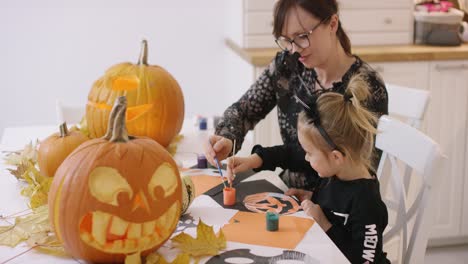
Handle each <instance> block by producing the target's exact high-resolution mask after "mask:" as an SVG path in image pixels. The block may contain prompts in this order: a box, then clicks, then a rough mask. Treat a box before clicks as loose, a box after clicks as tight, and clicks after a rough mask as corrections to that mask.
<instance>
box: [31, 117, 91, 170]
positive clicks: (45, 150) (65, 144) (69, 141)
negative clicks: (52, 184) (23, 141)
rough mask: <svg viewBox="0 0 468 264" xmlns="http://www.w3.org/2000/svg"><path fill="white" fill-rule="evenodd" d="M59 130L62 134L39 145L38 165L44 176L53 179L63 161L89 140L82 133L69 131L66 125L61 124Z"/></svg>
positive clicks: (55, 135)
mask: <svg viewBox="0 0 468 264" xmlns="http://www.w3.org/2000/svg"><path fill="white" fill-rule="evenodd" d="M59 130H60V132H58V133H54V134H52V135H51V136H49V137H47V138H46V139H44V140H43V141H41V143H40V144H39V149H38V151H37V163H38V165H39V171H40V172H41V174H42V175H44V176H49V177H53V176H54V175H55V171H56V170H57V168H58V167H59V166H60V164H62V162H63V160H65V158H66V157H67V156H68V155H69V154H70V153H71V152H72V151H73V150H75V149H76V148H77V147H78V146H79V145H81V144H82V143H83V142H85V141H86V140H88V139H89V138H88V137H86V136H85V135H84V134H83V133H81V132H80V131H68V128H67V124H66V123H63V124H61V125H60V126H59Z"/></svg>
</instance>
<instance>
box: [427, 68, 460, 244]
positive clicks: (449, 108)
mask: <svg viewBox="0 0 468 264" xmlns="http://www.w3.org/2000/svg"><path fill="white" fill-rule="evenodd" d="M429 74H430V83H431V85H430V91H431V101H430V104H429V108H428V110H427V115H426V126H427V127H426V129H427V133H428V135H429V136H430V137H431V138H433V139H434V140H435V141H436V142H438V143H439V144H440V146H441V147H442V150H443V152H444V154H445V155H447V157H448V159H447V161H446V163H445V164H444V165H443V169H442V170H441V171H442V175H440V177H441V179H439V181H438V182H439V183H440V184H437V185H436V186H434V193H435V195H436V198H435V199H434V203H435V204H433V205H432V206H434V208H435V210H436V214H435V219H434V222H435V223H434V226H433V228H432V230H431V231H432V233H431V238H438V239H443V238H451V237H452V238H453V237H459V236H461V235H462V231H463V230H462V229H464V230H465V234H466V223H467V221H468V218H467V217H466V216H467V215H466V208H467V207H468V203H464V199H465V200H466V197H465V198H464V197H463V196H464V195H468V192H465V193H464V192H463V188H464V186H463V184H464V183H465V182H466V180H465V178H466V172H467V170H466V168H465V166H466V165H465V164H466V163H467V161H468V153H467V115H468V61H439V62H432V63H431V66H430V72H429ZM464 210H465V215H463V211H464ZM462 223H464V224H463V225H464V227H463V228H462Z"/></svg>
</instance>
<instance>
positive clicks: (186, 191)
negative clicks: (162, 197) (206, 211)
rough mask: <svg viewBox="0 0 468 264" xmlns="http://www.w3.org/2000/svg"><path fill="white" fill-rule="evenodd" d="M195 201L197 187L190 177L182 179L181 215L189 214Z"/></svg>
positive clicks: (186, 176)
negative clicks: (190, 207)
mask: <svg viewBox="0 0 468 264" xmlns="http://www.w3.org/2000/svg"><path fill="white" fill-rule="evenodd" d="M193 199H195V185H194V184H193V181H192V178H190V176H189V175H185V176H183V177H182V212H181V215H183V214H185V213H186V212H187V209H188V208H189V206H190V204H192V202H193Z"/></svg>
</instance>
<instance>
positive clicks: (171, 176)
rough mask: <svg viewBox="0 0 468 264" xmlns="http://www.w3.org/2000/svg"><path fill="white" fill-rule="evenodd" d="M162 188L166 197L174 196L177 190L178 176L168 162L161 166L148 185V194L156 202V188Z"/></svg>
mask: <svg viewBox="0 0 468 264" xmlns="http://www.w3.org/2000/svg"><path fill="white" fill-rule="evenodd" d="M156 187H161V188H162V189H163V190H164V197H168V196H170V195H171V194H173V193H174V192H175V190H176V188H177V175H176V173H175V171H174V168H173V167H172V166H171V164H169V163H168V162H165V163H163V164H161V165H160V166H159V167H158V168H157V169H156V171H155V172H154V174H153V176H152V177H151V180H150V182H149V184H148V192H149V194H150V196H151V198H153V200H155V201H156V195H155V188H156Z"/></svg>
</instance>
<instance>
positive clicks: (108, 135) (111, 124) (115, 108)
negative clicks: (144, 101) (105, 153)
mask: <svg viewBox="0 0 468 264" xmlns="http://www.w3.org/2000/svg"><path fill="white" fill-rule="evenodd" d="M120 98H121V97H119V98H117V100H116V101H115V103H114V106H113V107H112V110H111V112H110V114H109V121H108V122H107V131H106V134H105V135H104V136H103V137H102V138H104V139H106V140H110V139H111V138H112V134H113V130H114V123H115V117H116V116H117V113H118V112H119V109H120V108H122V103H121V100H120ZM124 99H125V97H124Z"/></svg>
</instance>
